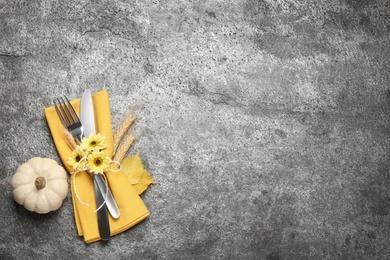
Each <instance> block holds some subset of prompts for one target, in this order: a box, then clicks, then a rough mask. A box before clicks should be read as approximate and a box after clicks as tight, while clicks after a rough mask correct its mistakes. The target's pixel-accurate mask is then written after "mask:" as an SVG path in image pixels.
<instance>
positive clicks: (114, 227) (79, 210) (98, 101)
mask: <svg viewBox="0 0 390 260" xmlns="http://www.w3.org/2000/svg"><path fill="white" fill-rule="evenodd" d="M92 100H93V103H94V112H95V125H96V132H97V133H100V134H101V135H103V136H104V137H105V142H106V144H107V148H106V149H105V152H106V154H107V155H108V156H109V157H111V156H112V154H113V143H114V141H113V135H112V125H111V113H110V103H109V100H108V93H107V90H103V91H100V92H98V93H95V94H94V95H92ZM71 103H72V105H73V107H74V109H75V110H76V112H77V114H78V112H79V108H80V99H77V100H72V101H71ZM44 113H45V116H46V120H47V123H48V125H49V128H50V131H51V134H52V136H53V140H54V143H55V146H56V148H57V151H58V154H59V156H60V157H61V160H62V163H63V165H64V167H65V168H66V169H67V170H68V172H69V173H71V172H72V171H73V170H72V167H71V166H69V165H68V164H67V160H68V158H69V157H70V155H71V153H72V150H71V149H70V148H69V146H68V145H67V143H66V141H65V138H64V127H63V126H62V124H61V121H60V119H59V117H58V115H57V112H56V110H55V108H54V106H52V107H47V108H45V109H44ZM105 175H106V178H107V181H108V184H109V187H110V189H111V192H112V195H113V196H114V198H115V200H116V203H117V205H118V208H119V210H120V214H121V216H120V218H119V219H113V218H112V217H111V215H110V214H108V215H109V222H110V229H111V236H113V235H116V234H118V233H121V232H123V231H125V230H127V229H129V228H131V227H132V226H134V225H135V224H137V223H139V222H140V221H142V220H143V219H145V218H146V217H148V216H149V212H148V209H147V208H146V206H145V204H144V203H143V201H142V200H141V198H140V197H139V195H138V194H137V191H136V190H135V189H134V187H133V186H132V185H131V184H130V182H129V181H128V180H127V177H126V176H125V174H124V173H123V172H120V171H119V172H112V171H109V172H106V173H105ZM70 182H71V191H72V200H73V206H74V215H75V220H76V226H77V231H78V234H79V236H84V241H85V242H86V243H91V242H95V241H98V240H100V235H99V230H98V224H97V216H96V212H95V210H96V203H95V193H94V185H93V178H92V176H90V175H89V174H88V173H86V172H79V173H77V174H76V175H75V176H71V178H70ZM75 188H76V191H77V195H76V194H75ZM77 197H78V198H77ZM85 203H86V204H88V205H85ZM99 206H100V205H99Z"/></svg>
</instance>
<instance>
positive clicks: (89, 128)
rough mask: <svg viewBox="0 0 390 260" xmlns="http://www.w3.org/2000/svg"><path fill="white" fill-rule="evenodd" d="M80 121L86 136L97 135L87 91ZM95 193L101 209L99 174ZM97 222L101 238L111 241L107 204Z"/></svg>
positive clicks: (98, 213) (100, 212)
mask: <svg viewBox="0 0 390 260" xmlns="http://www.w3.org/2000/svg"><path fill="white" fill-rule="evenodd" d="M80 121H81V124H82V125H83V128H84V129H85V131H84V136H89V134H90V133H92V134H95V132H96V130H95V115H94V111H93V104H92V97H91V93H90V91H85V92H84V93H83V96H82V98H81V101H80ZM92 176H93V183H94V192H95V202H96V207H97V208H98V207H100V205H102V204H103V203H104V198H103V195H102V193H101V192H100V189H99V185H98V184H97V179H98V178H99V177H98V176H100V177H101V175H99V174H92ZM96 214H97V222H98V229H99V234H100V238H101V239H102V240H103V241H107V240H109V239H110V223H109V222H108V213H107V208H106V204H105V205H103V206H102V207H101V208H100V209H99V210H98V211H97V212H96Z"/></svg>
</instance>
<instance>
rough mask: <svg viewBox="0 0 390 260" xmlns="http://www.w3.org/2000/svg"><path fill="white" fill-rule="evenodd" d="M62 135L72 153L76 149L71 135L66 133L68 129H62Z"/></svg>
mask: <svg viewBox="0 0 390 260" xmlns="http://www.w3.org/2000/svg"><path fill="white" fill-rule="evenodd" d="M64 134H65V142H66V143H67V144H68V146H69V147H70V149H72V151H73V150H74V149H76V147H77V143H76V141H75V140H74V138H73V136H72V134H71V133H70V132H69V131H68V129H66V128H65V129H64Z"/></svg>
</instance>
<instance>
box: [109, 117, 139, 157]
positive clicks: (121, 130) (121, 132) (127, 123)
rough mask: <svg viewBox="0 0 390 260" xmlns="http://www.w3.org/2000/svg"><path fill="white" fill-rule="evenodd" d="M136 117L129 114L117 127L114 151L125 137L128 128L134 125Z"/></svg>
mask: <svg viewBox="0 0 390 260" xmlns="http://www.w3.org/2000/svg"><path fill="white" fill-rule="evenodd" d="M135 120H136V117H135V116H134V115H133V114H129V115H128V116H127V117H126V118H125V120H123V122H122V124H121V125H120V126H119V127H118V129H117V130H116V132H115V134H114V151H115V150H117V149H118V146H119V144H120V142H121V141H122V139H123V137H124V136H125V134H126V132H127V131H128V130H129V129H130V127H131V126H132V125H133V124H134V122H135Z"/></svg>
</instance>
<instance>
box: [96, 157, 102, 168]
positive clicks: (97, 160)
mask: <svg viewBox="0 0 390 260" xmlns="http://www.w3.org/2000/svg"><path fill="white" fill-rule="evenodd" d="M95 164H96V165H97V166H99V165H100V164H102V161H101V160H100V158H97V159H96V160H95Z"/></svg>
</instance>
